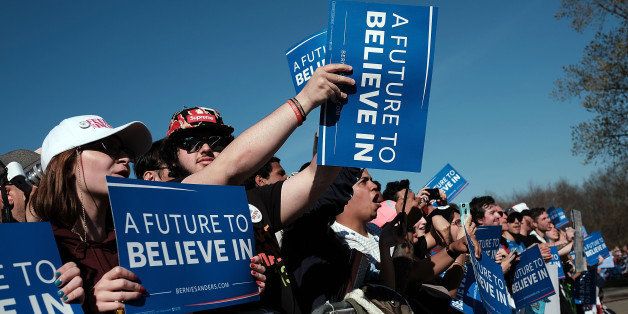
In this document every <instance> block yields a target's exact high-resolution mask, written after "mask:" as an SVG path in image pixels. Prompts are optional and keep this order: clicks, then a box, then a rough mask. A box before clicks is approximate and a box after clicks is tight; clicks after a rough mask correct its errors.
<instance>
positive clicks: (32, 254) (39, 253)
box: [0, 222, 83, 314]
mask: <svg viewBox="0 0 628 314" xmlns="http://www.w3.org/2000/svg"><path fill="white" fill-rule="evenodd" d="M0 239H2V249H0V313H66V314H68V313H83V310H81V306H80V305H78V304H71V305H70V304H66V303H63V302H62V301H61V299H60V298H59V295H58V294H57V292H58V291H59V289H58V288H57V287H56V286H55V285H54V282H55V280H56V279H57V278H56V277H55V270H56V269H57V268H59V267H61V259H60V258H59V251H58V250H57V244H56V243H55V239H54V237H53V235H52V230H51V228H50V224H49V223H47V222H37V223H35V222H33V223H13V224H8V223H5V224H0Z"/></svg>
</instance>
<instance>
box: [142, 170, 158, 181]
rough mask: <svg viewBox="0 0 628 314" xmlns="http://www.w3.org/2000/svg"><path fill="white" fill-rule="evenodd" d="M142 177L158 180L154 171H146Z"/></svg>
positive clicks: (147, 179) (148, 179)
mask: <svg viewBox="0 0 628 314" xmlns="http://www.w3.org/2000/svg"><path fill="white" fill-rule="evenodd" d="M142 179H144V180H146V181H156V180H155V174H154V173H153V172H152V171H144V174H143V175H142Z"/></svg>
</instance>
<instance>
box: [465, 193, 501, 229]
mask: <svg viewBox="0 0 628 314" xmlns="http://www.w3.org/2000/svg"><path fill="white" fill-rule="evenodd" d="M491 204H495V199H494V198H493V197H492V196H489V195H485V196H478V197H474V198H473V199H472V200H471V202H470V203H469V208H470V211H471V218H472V219H473V222H475V223H476V224H477V223H478V220H479V219H481V218H483V217H484V205H491Z"/></svg>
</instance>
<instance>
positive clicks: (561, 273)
mask: <svg viewBox="0 0 628 314" xmlns="http://www.w3.org/2000/svg"><path fill="white" fill-rule="evenodd" d="M550 252H551V253H552V259H551V260H550V261H549V262H548V263H549V264H551V265H556V266H558V279H564V278H565V271H564V270H563V263H562V262H561V261H560V256H558V248H557V247H556V246H552V247H550Z"/></svg>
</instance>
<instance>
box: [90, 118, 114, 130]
mask: <svg viewBox="0 0 628 314" xmlns="http://www.w3.org/2000/svg"><path fill="white" fill-rule="evenodd" d="M85 121H87V123H89V125H91V126H92V127H93V128H95V129H101V128H107V129H111V128H112V127H111V125H109V123H107V121H105V120H104V119H87V120H85Z"/></svg>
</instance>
